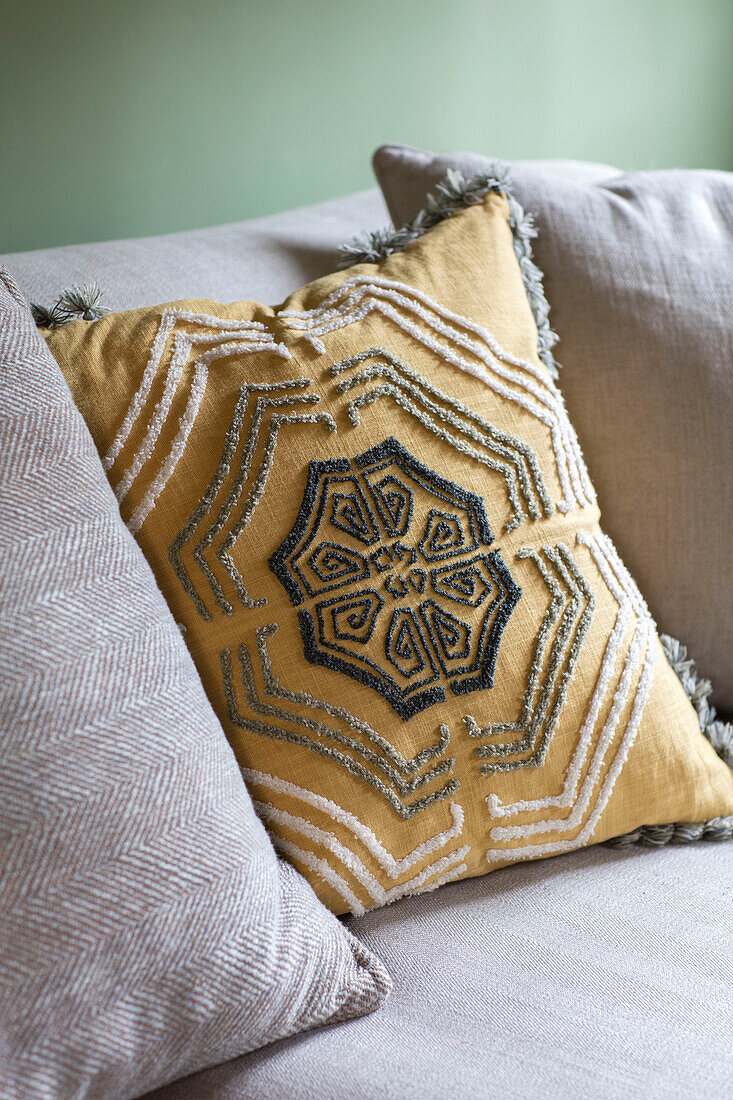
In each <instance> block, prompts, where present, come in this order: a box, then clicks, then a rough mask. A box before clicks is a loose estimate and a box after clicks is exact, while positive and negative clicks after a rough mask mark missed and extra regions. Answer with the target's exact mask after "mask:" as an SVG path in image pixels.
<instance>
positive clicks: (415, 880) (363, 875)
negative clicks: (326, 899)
mask: <svg viewBox="0 0 733 1100" xmlns="http://www.w3.org/2000/svg"><path fill="white" fill-rule="evenodd" d="M242 774H243V775H244V778H245V779H246V780H247V783H248V784H249V785H250V787H251V788H254V789H255V790H256V789H257V788H262V789H263V790H265V791H266V792H267V796H268V801H267V802H264V801H259V800H258V799H257V798H256V797H255V808H256V810H257V812H258V813H259V814H260V816H261V817H262V818H263V820H264V821H266V822H268V823H270V824H275V825H278V826H280V827H281V828H283V827H284V828H285V829H286V830H288V831H289V832H291V833H294V834H296V835H300V836H301V837H306V838H307V839H308V840H309V841H311V842H312V843H315V844H316V845H317V850H320V851H322V852H323V855H318V854H316V852H314V851H312V850H311V849H304V848H303V847H302V844H298V843H297V842H295V841H293V840H290V839H288V838H287V837H285V836H283V835H282V833H276V834H275V835H274V836H273V840H274V843H275V847H276V848H278V849H279V850H280V851H281V852H282V853H283V854H284V855H286V856H287V857H288V858H289V859H291V860H292V861H293V862H294V863H300V864H302V865H304V866H305V867H308V868H309V869H310V870H312V871H315V872H316V874H318V875H319V876H320V877H321V878H322V879H324V881H325V882H327V883H328V884H329V886H331V887H333V889H334V890H335V891H336V893H337V894H339V895H340V896H341V898H343V900H344V902H345V903H346V906H347V908H348V909H349V910H350V911H351V912H352V913H353V914H354V915H355V916H361V914H362V913H364V912H366V911H367V910H368V909H371V908H374V907H375V906H378V905H389V904H390V902H393V901H397V900H398V898H402V897H405V895H407V894H423V893H426V892H428V891H430V890H435V889H437V887H438V886H442V885H443V883H446V882H451V881H452V880H453V879H455V878H460V876H461V875H463V874H465V872H466V871H467V867H466V864H465V863H464V862H463V861H464V859H465V858H466V856H467V855H468V853H469V851H470V847H469V846H468V845H465V844H463V845H462V844H460V837H461V833H462V831H463V820H464V818H463V809H462V807H461V806H460V805H459V804H458V803H455V802H451V804H450V812H451V825H450V826H449V827H448V828H446V829H443V830H441V831H440V832H438V833H436V834H434V835H433V836H431V837H428V838H427V840H424V841H422V843H420V844H418V846H417V847H416V848H414V849H413V850H412V851H411V852H408V853H407V855H405V856H403V857H402V858H401V859H395V857H394V856H393V855H392V854H391V853H390V852H389V851H388V850H387V849H386V848H385V847H384V845H383V844H382V843H381V842H380V841H379V840H378V839H377V837H376V836H375V835H374V833H373V832H372V830H371V829H370V828H369V827H368V826H367V825H365V824H364V823H363V822H362V821H360V820H359V818H358V817H357V816H356V815H355V814H353V813H350V812H349V811H347V810H344V809H343V808H342V807H341V806H339V805H337V803H335V802H333V801H332V800H331V799H329V798H324V797H323V796H322V795H319V794H316V793H315V792H314V791H309V790H306V789H304V788H303V787H299V786H297V785H296V784H295V783H291V782H289V781H288V780H284V779H280V778H279V777H278V776H274V775H269V774H268V773H266V772H261V771H256V770H254V769H252V768H242ZM278 794H284V795H288V796H289V797H290V798H292V799H293V800H295V801H297V802H300V803H302V804H303V806H304V807H310V808H311V809H315V810H317V811H319V812H320V813H322V814H324V815H325V816H326V817H327V818H329V819H330V821H331V822H333V823H338V824H340V825H343V826H344V827H345V828H346V829H347V830H348V831H349V832H350V833H351V835H352V837H353V845H354V847H352V846H351V845H348V846H347V845H345V844H343V843H342V842H340V841H339V840H337V839H336V837H335V836H334V834H333V832H332V831H331V830H329V829H322V828H319V827H318V826H317V825H314V824H313V822H312V821H311V820H309V819H308V818H307V817H303V816H301V815H300V814H293V813H292V812H289V811H288V810H285V809H281V808H278V807H277V805H276V804H275V799H276V798H277V795H278ZM304 812H307V811H304ZM456 842H458V843H456ZM359 847H363V848H364V850H365V853H366V854H367V855H368V856H371V857H372V858H373V859H374V860H376V862H377V863H378V864H379V869H380V873H382V874H384V875H386V876H388V877H389V878H391V879H392V880H393V881H394V880H397V879H399V878H402V877H403V876H404V875H405V874H409V872H410V868H412V867H414V866H415V864H417V863H420V862H421V861H422V860H423V859H425V858H426V857H427V856H430V855H433V854H436V853H438V852H440V851H444V850H445V849H446V848H448V851H447V852H444V854H443V855H440V856H438V858H436V859H434V860H433V862H432V863H429V864H428V865H427V867H425V868H423V870H422V871H420V873H419V874H417V875H413V876H412V877H410V878H409V879H407V880H406V881H402V882H401V883H398V884H396V885H395V886H393V887H392V888H390V889H385V888H384V887H383V886H382V885H381V884H380V883H379V881H378V880H377V878H376V877H375V876H374V874H372V872H371V871H370V870H369V869H368V867H367V866H366V865H365V863H364V860H363V857H361V858H360V856H359ZM334 857H335V861H337V862H338V865H339V869H338V870H336V869H335V868H334V866H333V862H334ZM347 875H348V876H349V880H347V878H346V877H345V876H347ZM357 889H358V890H359V891H360V893H361V892H363V893H366V895H367V899H368V900H367V902H366V904H365V903H364V902H363V901H362V900H361V899H360V898H359V897H358V896H357V894H356V893H355V890H357Z"/></svg>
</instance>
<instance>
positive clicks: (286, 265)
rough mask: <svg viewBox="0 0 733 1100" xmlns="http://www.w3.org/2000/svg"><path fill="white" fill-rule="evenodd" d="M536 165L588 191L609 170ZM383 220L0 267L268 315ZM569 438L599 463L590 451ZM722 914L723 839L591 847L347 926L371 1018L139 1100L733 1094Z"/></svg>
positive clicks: (324, 217)
mask: <svg viewBox="0 0 733 1100" xmlns="http://www.w3.org/2000/svg"><path fill="white" fill-rule="evenodd" d="M546 167H547V169H548V170H549V171H555V172H557V173H560V174H564V175H566V176H568V177H569V178H573V177H576V178H582V179H585V180H588V179H594V178H601V177H602V176H603V175H604V174H608V172H609V171H611V170H610V169H609V168H608V167H607V166H599V165H584V164H568V163H559V164H554V165H553V164H548V165H547V166H546ZM387 221H388V214H387V210H386V208H385V205H384V202H383V200H382V198H381V196H380V194H379V192H378V191H377V190H369V191H362V192H359V193H356V194H353V195H349V196H345V197H342V198H337V199H334V200H331V201H329V202H324V203H320V204H317V205H315V206H310V207H306V208H303V209H300V210H295V211H291V212H287V213H284V214H279V215H275V216H272V217H266V218H259V219H255V220H250V221H244V222H240V223H236V224H234V225H228V226H216V227H212V228H209V229H202V230H196V231H189V232H182V233H176V234H171V235H168V236H165V237H154V238H145V239H140V240H130V241H117V242H108V243H101V244H88V245H74V246H68V247H64V248H56V249H50V250H42V251H36V252H29V253H18V254H11V255H5V256H2V257H0V261H2V262H4V263H5V264H7V266H8V267H9V269H10V270H11V271H12V273H13V274H14V276H15V278H16V279H17V281H18V284H19V285H20V287H21V289H22V290H23V291H24V293H25V294H26V295H27V296H28V298H30V299H31V300H34V301H41V302H47V301H50V300H53V299H54V297H55V296H56V295H57V294H58V292H59V291H60V290H61V289H62V288H64V287H66V286H68V285H70V284H73V283H88V282H90V281H95V282H97V283H98V284H99V285H100V286H101V287H103V288H104V290H105V297H104V304H105V305H106V306H108V307H110V308H112V309H124V308H131V307H134V306H139V305H144V304H149V303H153V302H156V301H164V300H174V299H177V298H183V297H192V296H198V297H212V298H219V299H223V300H225V301H229V300H238V299H248V298H253V299H259V300H261V301H265V302H278V301H280V300H282V299H283V298H284V297H285V296H286V295H287V294H288V293H289V292H290V291H291V290H292V289H293V288H295V287H296V286H298V285H300V284H302V283H304V282H306V281H308V280H310V279H313V278H316V277H318V276H320V275H322V274H325V273H327V272H328V271H330V270H332V269H333V267H334V266H335V264H336V260H337V249H338V246H339V245H340V244H341V243H342V242H344V241H346V240H348V239H349V238H351V237H352V236H353V235H354V234H357V233H359V232H360V231H362V230H364V229H365V228H375V227H377V226H379V225H382V224H385V223H386V222H387ZM561 351H562V348H561V347H560V349H559V352H558V357H559V358H560V359H562V355H561ZM561 385H562V382H561ZM581 444H583V446H584V449H585V451H586V453H587V454H588V457H589V462H590V464H591V468H592V463H593V447H592V441H591V440H585V439H583V438H581ZM727 461H728V462H729V461H730V453H729V454H728V456H727ZM602 505H603V500H601V506H602ZM622 549H623V548H622ZM732 903H733V845H732V844H725V843H724V844H715V843H701V844H698V845H691V846H687V847H676V846H674V845H671V846H666V847H661V848H659V849H658V850H655V849H654V848H650V847H643V848H642V847H630V848H624V849H618V850H614V849H611V848H606V847H592V848H589V849H586V850H583V851H580V852H575V853H571V854H566V855H562V856H559V857H555V858H551V859H547V860H543V861H541V862H537V863H529V864H522V865H519V866H515V867H510V868H506V869H502V870H498V871H496V872H494V873H492V874H491V875H488V876H485V877H481V878H476V879H471V880H468V881H463V882H459V883H456V884H453V885H448V886H444V887H442V888H441V889H440V890H439V891H437V892H436V893H432V894H426V895H423V896H416V897H411V898H407V899H403V900H401V901H399V902H398V903H396V904H394V905H392V906H389V907H387V908H383V909H378V910H375V911H372V912H369V913H367V914H366V915H364V916H361V917H351V918H347V920H348V924H349V925H350V927H351V928H352V929H353V931H354V932H355V933H356V934H357V936H358V937H359V938H360V939H361V941H362V942H363V943H364V944H365V945H366V946H367V947H369V948H370V949H372V950H373V951H374V952H375V953H376V954H377V955H378V956H379V957H380V958H381V959H382V960H383V961H384V963H385V964H386V966H387V969H388V970H389V972H390V974H391V976H392V979H393V982H394V990H393V993H392V995H391V997H390V998H389V999H388V1001H387V1002H386V1004H385V1005H384V1006H383V1007H382V1008H381V1009H380V1010H379V1011H377V1012H375V1013H373V1014H372V1015H369V1016H366V1017H363V1018H361V1019H357V1020H352V1021H349V1022H347V1023H341V1024H336V1025H333V1026H329V1027H324V1028H320V1029H319V1030H316V1031H311V1032H308V1033H305V1034H300V1035H298V1036H296V1037H294V1038H292V1039H286V1040H282V1041H280V1042H278V1043H275V1044H273V1045H270V1046H267V1047H264V1048H262V1049H260V1050H258V1051H255V1052H254V1053H251V1054H249V1055H246V1056H244V1057H241V1058H239V1059H237V1060H235V1061H232V1062H228V1063H226V1064H223V1065H221V1066H218V1067H215V1068H212V1069H209V1070H206V1071H204V1072H202V1073H199V1074H196V1075H195V1076H193V1077H190V1078H187V1079H184V1080H181V1081H178V1082H175V1083H173V1084H171V1085H169V1086H166V1087H165V1088H163V1089H160V1090H158V1091H156V1092H155V1093H151V1094H149V1095H150V1096H151V1097H152V1096H155V1097H157V1098H159V1100H164V1098H165V1100H209V1098H211V1100H245V1098H247V1100H249V1098H265V1097H267V1098H275V1097H283V1098H286V1097H287V1098H293V1100H310V1098H319V1100H320V1098H323V1100H331V1098H333V1100H337V1098H339V1100H340V1098H342V1097H354V1098H357V1100H358V1098H364V1100H372V1098H373V1100H377V1098H381V1097H385V1098H389V1097H413V1096H414V1097H418V1096H419V1097H421V1098H433V1097H435V1098H438V1097H487V1098H489V1097H497V1098H505V1097H506V1098H508V1097H523V1098H524V1097H526V1098H532V1097H537V1098H539V1097H547V1096H563V1097H568V1098H572V1097H603V1098H604V1100H605V1098H612V1097H636V1096H639V1097H640V1096H645V1097H648V1098H654V1097H660V1098H661V1097H665V1098H669V1097H711V1098H714V1097H721V1098H722V1097H725V1096H729V1095H730V1094H731V1089H732V1088H733V1043H732V1042H731V1035H732V1034H733V997H732V996H731V992H732V991H733V952H731V947H730V945H731V943H733V904H732ZM1 1092H2V1088H1V1085H0V1095H1Z"/></svg>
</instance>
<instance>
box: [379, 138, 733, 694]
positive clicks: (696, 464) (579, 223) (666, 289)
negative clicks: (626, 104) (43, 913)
mask: <svg viewBox="0 0 733 1100" xmlns="http://www.w3.org/2000/svg"><path fill="white" fill-rule="evenodd" d="M491 163H493V162H492V161H489V160H487V158H485V157H480V156H474V155H471V154H466V153H456V154H451V155H445V156H438V155H435V154H432V153H427V152H422V151H421V150H417V149H411V148H409V147H407V146H393V145H388V146H384V147H382V148H381V149H378V150H377V152H376V153H375V155H374V168H375V171H376V174H377V178H378V180H379V183H380V185H381V187H382V191H383V193H384V196H385V198H386V201H387V205H388V207H389V210H390V214H391V216H392V219H393V221H394V222H395V224H397V225H403V224H404V223H405V222H407V221H409V220H410V219H411V218H412V217H413V216H414V215H415V214H416V213H417V211H418V210H419V209H421V208H422V207H423V206H424V205H425V199H426V196H427V193H428V192H429V191H431V190H433V189H434V187H435V185H436V184H437V183H438V182H439V181H440V180H441V179H442V178H443V177H444V176H445V175H446V172H447V171H448V170H449V169H451V168H452V169H459V170H460V171H462V172H463V173H464V175H466V176H470V175H474V174H475V173H477V172H483V171H486V169H487V167H488V166H489V165H490V164H491ZM508 167H509V170H510V173H511V176H512V179H513V181H514V192H515V194H516V196H517V198H518V200H519V201H520V203H521V204H522V206H524V208H525V210H527V211H530V212H531V213H533V214H534V216H535V222H536V225H537V228H538V231H539V233H538V237H537V240H536V241H535V242H534V258H535V261H536V262H537V264H538V265H539V267H540V269H541V270H542V271H543V272H544V276H545V290H546V293H547V297H548V299H549V302H550V308H551V313H550V322H551V324H552V327H553V328H554V329H555V331H556V332H557V333H558V335H559V337H560V343H559V345H558V347H557V349H556V352H557V357H558V359H559V361H560V363H561V364H562V367H563V369H562V373H561V377H560V386H561V388H562V391H563V395H564V397H565V401H566V403H567V406H568V412H569V413H570V417H571V419H572V422H573V424H574V425H575V427H576V429H577V432H578V435H579V437H580V441H581V444H582V446H583V449H584V452H585V455H586V458H587V460H588V466H589V468H590V473H591V476H592V478H593V481H594V484H595V486H596V489H597V491H598V499H599V501H600V504H601V509H602V513H603V524H604V529H605V530H606V531H607V532H608V534H609V535H610V536H611V538H612V539H613V541H614V542H615V543H616V545H617V546H618V548H619V550H620V552H621V553H622V555H623V558H624V560H625V561H626V563H627V565H628V567H629V569H630V570H631V572H632V573H633V575H634V576H635V577H636V579H637V580H638V582H639V585H640V587H641V589H642V591H643V592H644V594H645V596H646V598H647V601H648V603H649V606H650V608H651V611H652V614H653V615H654V616H655V618H656V619H657V621H658V623H659V625H660V627H661V629H662V630H663V631H665V632H666V633H669V634H672V635H674V636H675V637H678V638H681V639H682V640H683V641H684V642H685V644H686V645H687V646H688V647H689V649H690V652H691V653H693V654H694V657H695V660H696V662H697V665H698V668H699V669H700V671H701V672H702V673H703V674H704V675H705V676H707V677H709V678H710V679H712V681H713V685H714V692H713V702H715V703H716V704H717V705H718V707H720V708H722V709H724V710H726V711H728V712H733V553H731V546H732V545H733V457H732V456H733V446H732V444H733V308H732V306H733V175H732V174H730V173H726V172H715V171H657V172H634V173H628V174H623V173H620V172H618V171H617V170H613V169H610V168H605V167H604V166H602V165H601V166H593V165H591V166H579V168H578V171H576V172H574V173H573V172H572V171H571V170H569V166H568V165H567V163H565V162H561V163H559V164H555V163H548V164H543V163H542V162H535V163H528V162H524V163H522V162H519V163H515V164H512V163H510V164H509V165H508Z"/></svg>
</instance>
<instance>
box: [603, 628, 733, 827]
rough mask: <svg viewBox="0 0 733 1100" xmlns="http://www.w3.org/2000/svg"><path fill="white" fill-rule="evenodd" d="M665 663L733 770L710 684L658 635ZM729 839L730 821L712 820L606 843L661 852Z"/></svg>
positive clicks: (731, 733)
mask: <svg viewBox="0 0 733 1100" xmlns="http://www.w3.org/2000/svg"><path fill="white" fill-rule="evenodd" d="M660 641H661V643H662V648H663V649H664V652H665V654H666V657H667V660H668V661H669V663H670V665H671V666H672V668H673V669H674V671H675V672H676V673H677V676H678V677H679V680H680V683H681V684H682V687H683V688H684V689H685V694H686V695H687V698H688V699H689V700H690V702H691V703H692V705H693V707H694V708H695V711H696V712H697V718H698V721H699V723H700V731H701V733H702V734H703V736H704V737H706V738H707V740H708V741H709V742H710V744H711V745H712V746H713V748H714V749H715V751H716V752H717V754H718V756H719V757H720V759H721V760H723V761H724V762H725V763H726V764H727V765H728V767H729V768H733V724H732V723H730V722H721V721H720V719H719V718H718V717H717V716H716V713H715V707H714V706H713V705H712V703H711V702H710V693H711V692H712V690H713V688H712V684H711V683H710V681H709V680H705V679H703V677H702V676H700V675H699V673H698V671H697V669H696V668H695V662H694V661H693V660H692V658H691V657H690V656H689V655H688V653H687V649H686V647H685V646H683V645H682V643H681V642H678V641H677V639H676V638H671V637H670V636H669V634H662V635H660ZM731 839H733V817H715V818H713V819H712V821H702V822H699V823H690V822H680V823H679V824H677V825H642V826H641V827H640V828H639V829H634V831H633V832H631V833H625V834H624V835H623V836H617V837H614V839H613V840H609V841H607V844H608V846H609V847H611V848H630V847H632V846H633V845H634V844H646V845H647V846H648V847H651V848H661V847H662V846H663V845H665V844H692V843H693V842H694V841H696V840H731Z"/></svg>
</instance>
